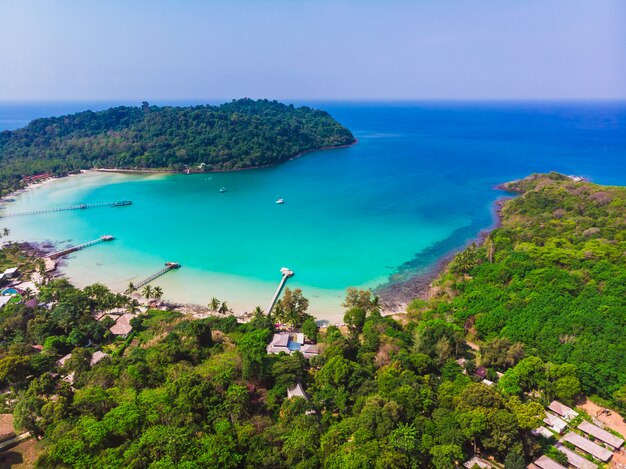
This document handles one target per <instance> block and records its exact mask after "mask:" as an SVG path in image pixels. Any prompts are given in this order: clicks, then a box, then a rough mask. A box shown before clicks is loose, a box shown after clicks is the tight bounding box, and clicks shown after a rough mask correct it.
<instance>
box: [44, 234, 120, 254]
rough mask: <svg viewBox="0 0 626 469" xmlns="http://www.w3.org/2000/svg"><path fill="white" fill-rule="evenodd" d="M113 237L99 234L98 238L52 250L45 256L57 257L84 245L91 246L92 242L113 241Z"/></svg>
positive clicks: (77, 249) (79, 248)
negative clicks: (55, 250)
mask: <svg viewBox="0 0 626 469" xmlns="http://www.w3.org/2000/svg"><path fill="white" fill-rule="evenodd" d="M114 239H115V237H114V236H111V235H104V236H100V237H99V238H98V239H94V240H92V241H87V242H86V243H83V244H77V245H76V246H72V247H69V248H67V249H63V250H62V251H57V252H53V253H52V254H50V255H48V256H47V257H48V258H49V259H58V258H59V257H63V256H67V255H68V254H70V253H72V252H76V251H80V250H81V249H84V248H86V247H89V246H93V245H94V244H98V243H102V242H104V241H113V240H114Z"/></svg>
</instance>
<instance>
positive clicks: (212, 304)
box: [209, 297, 220, 313]
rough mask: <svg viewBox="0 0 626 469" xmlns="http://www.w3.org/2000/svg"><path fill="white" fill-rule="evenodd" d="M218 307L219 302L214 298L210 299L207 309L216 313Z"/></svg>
mask: <svg viewBox="0 0 626 469" xmlns="http://www.w3.org/2000/svg"><path fill="white" fill-rule="evenodd" d="M219 307H220V300H218V299H217V298H215V297H213V298H211V302H210V303H209V309H210V310H211V311H213V312H214V313H216V312H217V310H218V309H219Z"/></svg>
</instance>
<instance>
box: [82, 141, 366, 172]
mask: <svg viewBox="0 0 626 469" xmlns="http://www.w3.org/2000/svg"><path fill="white" fill-rule="evenodd" d="M357 143H359V140H358V139H357V138H355V139H354V142H352V143H347V144H345V145H337V146H333V147H321V148H312V149H310V150H304V151H301V152H300V153H297V154H295V155H294V156H292V157H290V158H288V159H286V160H283V161H277V162H276V163H270V164H266V165H260V166H247V167H245V168H232V169H208V170H202V171H195V170H194V171H189V172H187V171H188V170H184V169H183V170H180V171H177V170H174V169H158V168H154V169H152V168H150V169H141V168H137V169H131V168H90V169H86V170H83V171H98V172H103V173H126V174H133V173H134V174H209V173H234V172H238V171H250V170H253V169H264V168H272V167H274V166H278V165H281V164H283V163H287V162H288V161H293V160H295V159H298V158H300V157H302V156H304V155H306V154H308V153H315V152H316V151H329V150H341V149H343V148H350V147H352V146H354V145H356V144H357Z"/></svg>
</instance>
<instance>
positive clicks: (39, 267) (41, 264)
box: [35, 258, 46, 274]
mask: <svg viewBox="0 0 626 469" xmlns="http://www.w3.org/2000/svg"><path fill="white" fill-rule="evenodd" d="M35 270H36V271H37V272H39V273H41V274H43V273H44V272H45V271H46V262H45V261H44V260H43V259H41V258H39V259H37V260H36V261H35Z"/></svg>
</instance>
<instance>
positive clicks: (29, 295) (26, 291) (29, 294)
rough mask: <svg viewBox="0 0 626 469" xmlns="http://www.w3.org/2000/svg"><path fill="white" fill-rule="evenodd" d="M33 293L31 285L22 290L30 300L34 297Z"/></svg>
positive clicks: (23, 294)
mask: <svg viewBox="0 0 626 469" xmlns="http://www.w3.org/2000/svg"><path fill="white" fill-rule="evenodd" d="M33 295H34V292H33V290H31V289H30V287H29V288H26V289H25V290H24V291H23V292H22V296H23V297H24V298H26V299H27V300H30V299H31V298H32V297H33Z"/></svg>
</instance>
